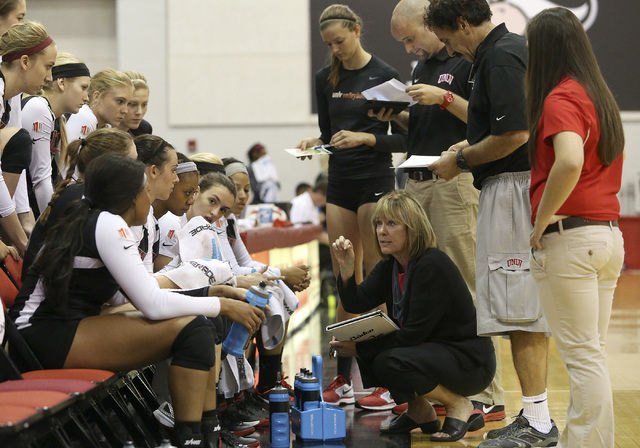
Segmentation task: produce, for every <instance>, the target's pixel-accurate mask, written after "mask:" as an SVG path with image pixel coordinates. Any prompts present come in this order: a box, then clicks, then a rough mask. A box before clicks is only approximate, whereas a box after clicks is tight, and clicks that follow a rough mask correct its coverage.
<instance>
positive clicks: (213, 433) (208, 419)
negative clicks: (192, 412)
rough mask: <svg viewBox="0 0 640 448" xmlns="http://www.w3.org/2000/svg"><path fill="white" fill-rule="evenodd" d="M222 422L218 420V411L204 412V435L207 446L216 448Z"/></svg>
mask: <svg viewBox="0 0 640 448" xmlns="http://www.w3.org/2000/svg"><path fill="white" fill-rule="evenodd" d="M220 430H221V427H220V420H218V411H217V410H215V409H213V410H211V411H204V412H203V413H202V435H203V436H204V441H205V446H206V447H207V448H209V447H216V448H217V446H218V440H219V439H220Z"/></svg>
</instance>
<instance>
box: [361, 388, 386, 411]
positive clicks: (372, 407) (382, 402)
mask: <svg viewBox="0 0 640 448" xmlns="http://www.w3.org/2000/svg"><path fill="white" fill-rule="evenodd" d="M356 406H357V407H359V408H362V409H368V410H369V411H386V410H389V409H393V408H394V407H395V406H396V402H395V401H393V398H392V397H391V394H390V393H389V389H386V388H384V387H376V389H375V390H374V391H373V392H371V393H370V394H369V395H367V396H366V397H363V398H361V399H359V400H358V401H357V402H356Z"/></svg>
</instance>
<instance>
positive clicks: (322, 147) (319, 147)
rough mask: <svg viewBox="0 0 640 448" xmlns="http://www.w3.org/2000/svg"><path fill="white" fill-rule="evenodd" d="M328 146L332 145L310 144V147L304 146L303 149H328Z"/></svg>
mask: <svg viewBox="0 0 640 448" xmlns="http://www.w3.org/2000/svg"><path fill="white" fill-rule="evenodd" d="M329 148H333V145H319V146H312V147H311V148H305V149H329Z"/></svg>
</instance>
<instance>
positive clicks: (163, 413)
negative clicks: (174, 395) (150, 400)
mask: <svg viewBox="0 0 640 448" xmlns="http://www.w3.org/2000/svg"><path fill="white" fill-rule="evenodd" d="M153 416H154V417H155V418H156V420H158V421H159V422H160V424H161V425H162V426H166V427H167V428H173V424H174V417H173V406H171V403H169V402H168V401H165V402H164V403H162V404H161V405H160V407H159V408H158V409H156V410H155V411H153Z"/></svg>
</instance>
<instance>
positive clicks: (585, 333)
mask: <svg viewBox="0 0 640 448" xmlns="http://www.w3.org/2000/svg"><path fill="white" fill-rule="evenodd" d="M540 242H541V244H542V247H543V249H542V250H537V251H535V252H533V253H531V255H530V260H531V272H532V274H533V277H534V279H535V282H536V285H537V288H538V295H539V297H540V302H541V304H542V309H543V311H544V315H545V317H546V319H547V323H548V324H549V327H550V328H551V333H552V334H553V337H554V339H555V342H556V346H557V347H558V351H559V353H560V356H561V358H562V361H563V362H564V363H565V365H566V367H567V371H568V372H569V379H570V382H571V395H570V397H569V407H568V409H567V425H566V427H565V429H564V431H563V432H562V435H561V437H560V442H559V443H558V446H562V447H565V448H574V447H575V448H578V447H594V448H595V447H606V448H609V447H613V446H614V421H613V396H612V391H611V382H610V379H609V370H608V368H607V364H606V350H605V340H606V335H607V328H608V326H609V318H610V316H611V304H612V301H613V292H614V290H615V287H616V284H617V281H618V277H619V275H620V270H621V268H622V262H623V259H624V248H623V241H622V233H621V232H620V230H619V229H618V228H617V227H609V226H584V227H578V228H574V229H570V230H566V231H562V230H561V231H560V232H553V233H549V234H546V235H543V237H542V239H541V241H540Z"/></svg>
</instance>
